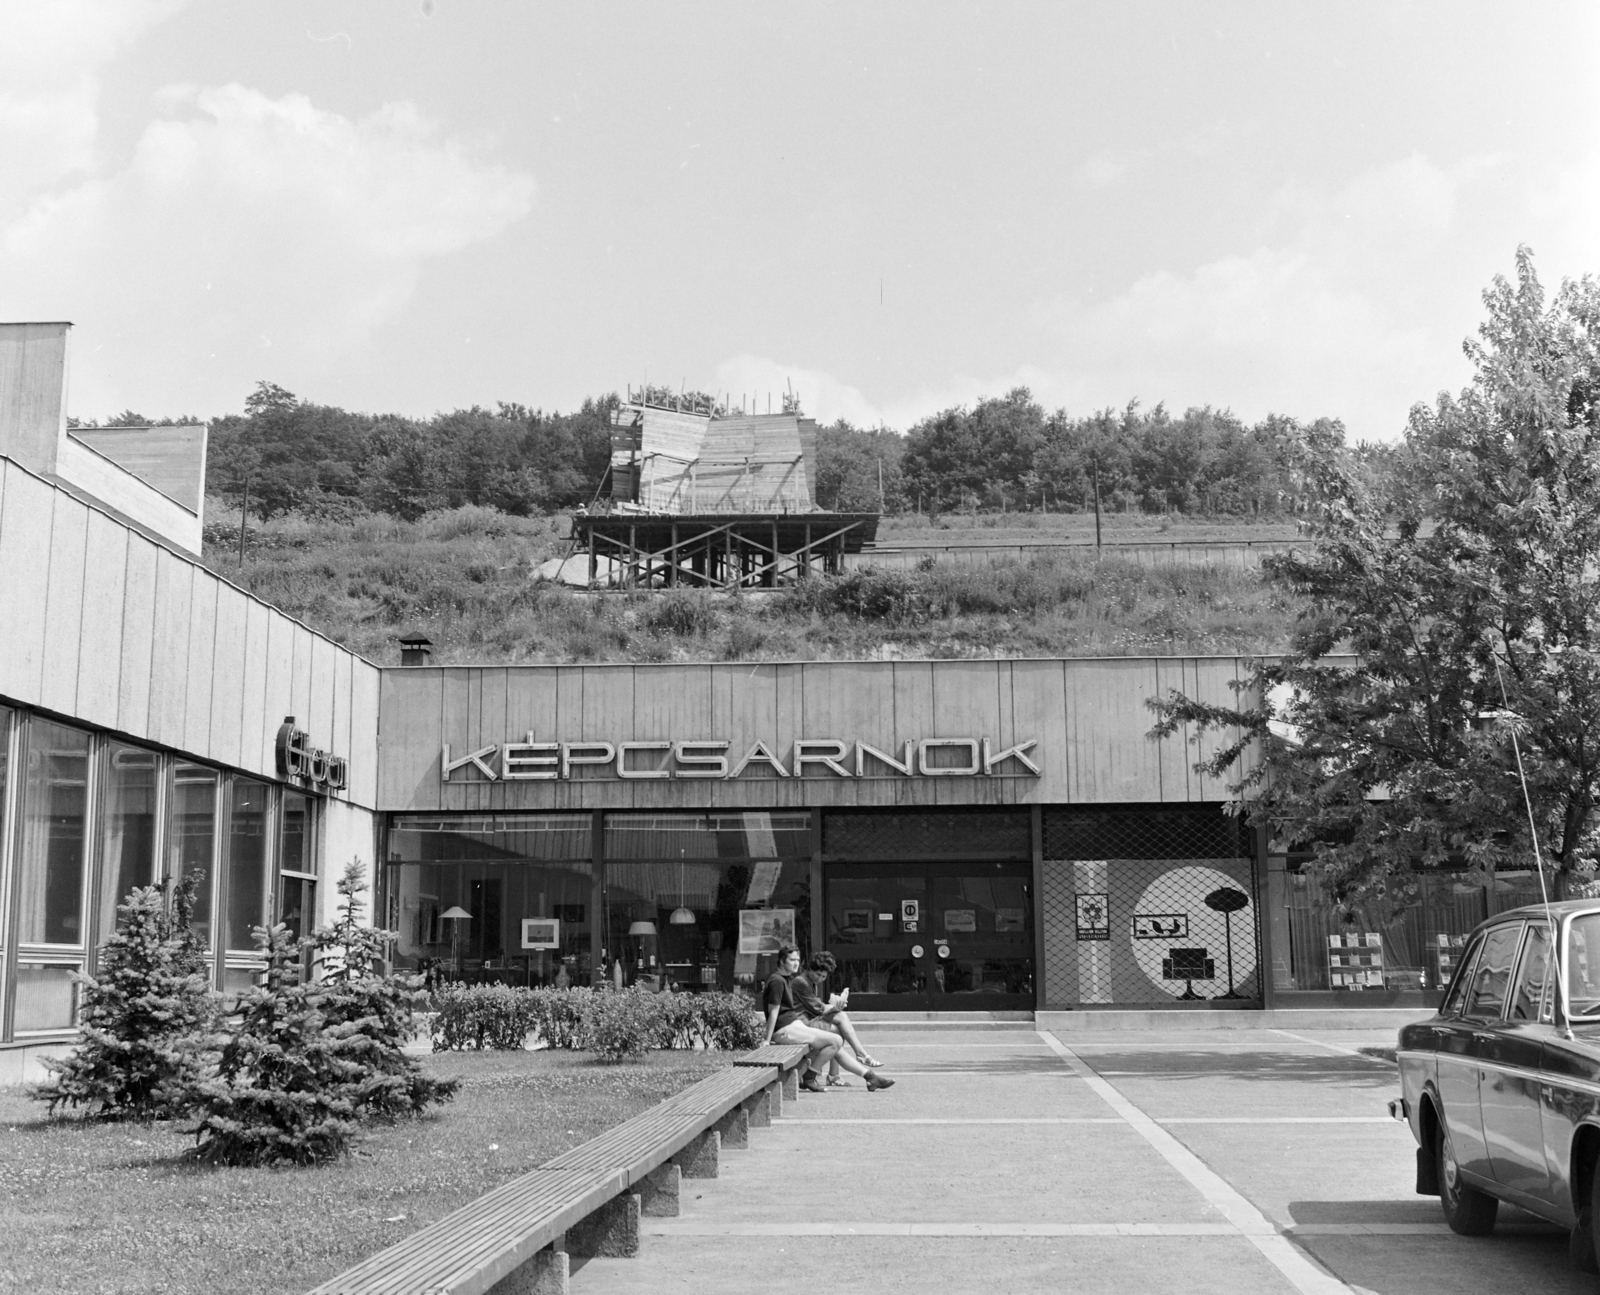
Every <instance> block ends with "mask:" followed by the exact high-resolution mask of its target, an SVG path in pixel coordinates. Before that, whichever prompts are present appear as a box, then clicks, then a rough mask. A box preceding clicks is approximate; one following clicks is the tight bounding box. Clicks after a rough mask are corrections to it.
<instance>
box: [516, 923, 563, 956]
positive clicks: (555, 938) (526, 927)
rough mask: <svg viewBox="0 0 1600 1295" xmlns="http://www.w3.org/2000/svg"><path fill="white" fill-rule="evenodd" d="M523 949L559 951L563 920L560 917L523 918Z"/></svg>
mask: <svg viewBox="0 0 1600 1295" xmlns="http://www.w3.org/2000/svg"><path fill="white" fill-rule="evenodd" d="M522 947H523V948H524V949H559V948H560V947H561V919H560V918H558V917H525V918H523V919H522Z"/></svg>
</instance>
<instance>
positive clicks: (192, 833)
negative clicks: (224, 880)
mask: <svg viewBox="0 0 1600 1295" xmlns="http://www.w3.org/2000/svg"><path fill="white" fill-rule="evenodd" d="M217 782H218V777H217V771H216V770H215V769H207V768H206V767H205V766H204V765H199V764H189V763H187V762H185V761H179V762H178V763H177V764H176V765H175V766H174V767H173V771H172V827H171V831H170V832H169V833H168V834H167V842H168V844H167V874H168V876H169V877H170V878H171V879H172V880H173V881H175V882H176V881H177V880H179V879H180V878H183V877H188V876H194V877H196V878H197V879H198V881H199V886H198V889H197V890H196V892H195V901H194V912H193V914H192V921H193V925H194V930H195V933H196V934H197V935H198V936H199V937H200V942H201V943H202V944H203V945H205V946H206V947H208V948H209V947H210V945H211V895H212V891H213V889H214V888H215V882H216V878H215V875H214V874H215V870H216V857H217Z"/></svg>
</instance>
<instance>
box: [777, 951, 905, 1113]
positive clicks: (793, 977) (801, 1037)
mask: <svg viewBox="0 0 1600 1295" xmlns="http://www.w3.org/2000/svg"><path fill="white" fill-rule="evenodd" d="M808 999H809V1000H812V1001H815V1000H816V994H815V993H814V992H813V990H812V986H811V982H810V981H809V980H808V979H806V977H805V976H803V975H801V974H800V951H799V950H798V949H796V948H795V947H794V946H793V945H788V944H786V945H784V946H783V947H782V948H780V949H779V950H778V969H777V970H776V971H775V972H774V973H773V975H772V978H771V979H770V980H768V981H767V988H766V992H765V994H764V995H763V1001H764V1005H765V1007H766V1011H767V1033H766V1038H765V1040H764V1042H766V1043H772V1042H774V1041H776V1042H778V1043H800V1044H804V1045H805V1046H806V1047H807V1048H808V1049H810V1056H809V1058H808V1059H807V1060H808V1065H809V1073H807V1074H806V1075H805V1077H804V1078H803V1079H801V1081H800V1087H802V1088H804V1089H806V1090H807V1091H809V1092H814V1093H820V1092H826V1091H827V1089H826V1088H824V1087H823V1085H822V1081H821V1079H820V1078H819V1074H820V1072H821V1071H823V1070H824V1069H832V1066H833V1063H834V1062H835V1061H837V1063H838V1064H839V1065H840V1066H843V1067H844V1069H846V1070H848V1071H850V1072H851V1073H852V1074H856V1075H861V1076H862V1077H863V1078H865V1079H866V1081H867V1091H868V1092H869V1093H870V1092H873V1091H875V1090H877V1089H879V1088H892V1087H893V1086H894V1080H892V1079H884V1078H883V1077H882V1076H880V1075H879V1074H878V1073H877V1072H876V1071H874V1070H871V1069H869V1068H868V1067H867V1066H866V1065H864V1064H863V1063H862V1062H860V1061H857V1060H856V1058H855V1057H854V1056H847V1055H840V1049H841V1048H842V1047H843V1046H844V1038H843V1036H842V1035H840V1034H838V1033H837V1032H835V1031H833V1030H826V1029H822V1028H819V1026H818V1024H817V1021H816V1020H812V1019H808V1013H807V1011H806V1007H805V1003H806V1001H807V1000H808ZM818 1005H819V1006H821V1007H824V1008H826V1005H825V1004H820V1003H819V1004H818Z"/></svg>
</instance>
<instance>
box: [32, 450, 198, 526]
mask: <svg viewBox="0 0 1600 1295" xmlns="http://www.w3.org/2000/svg"><path fill="white" fill-rule="evenodd" d="M55 475H56V476H58V477H60V478H61V479H62V480H63V481H66V482H68V483H70V484H72V485H74V486H77V487H78V489H80V490H83V491H86V492H87V493H89V494H91V495H93V496H94V497H95V498H96V499H97V500H99V501H100V502H102V503H104V504H105V505H106V506H107V507H108V508H111V509H114V510H115V511H116V512H119V513H121V514H122V515H123V516H124V517H127V518H129V519H130V520H132V521H135V522H137V523H138V524H139V525H140V526H144V527H147V528H148V529H150V530H152V531H154V532H155V533H156V534H157V535H159V536H161V538H162V539H165V540H169V541H171V542H172V543H173V544H176V545H177V546H178V547H179V548H181V549H183V550H184V552H186V553H199V552H200V531H201V518H200V512H199V509H198V507H196V508H193V509H191V508H186V507H184V505H182V504H180V503H178V502H177V501H176V500H173V499H169V498H168V497H167V496H166V495H165V494H163V493H162V492H161V491H160V490H157V489H156V488H155V487H154V486H152V485H150V484H149V483H148V482H146V481H144V480H142V479H141V478H140V477H138V476H137V475H136V474H134V473H133V472H130V471H129V470H128V469H127V468H125V467H123V466H121V465H120V464H118V463H114V462H113V461H112V460H111V459H108V458H107V457H106V456H105V455H103V454H100V453H98V452H97V451H95V450H93V449H91V448H90V447H89V446H87V445H84V444H83V443H82V442H80V441H78V440H77V439H76V438H75V437H72V436H63V437H62V438H61V446H60V449H59V451H58V452H57V454H56V467H55Z"/></svg>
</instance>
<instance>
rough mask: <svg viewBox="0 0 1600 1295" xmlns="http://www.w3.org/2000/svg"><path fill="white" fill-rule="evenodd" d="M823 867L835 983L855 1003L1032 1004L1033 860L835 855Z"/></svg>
mask: <svg viewBox="0 0 1600 1295" xmlns="http://www.w3.org/2000/svg"><path fill="white" fill-rule="evenodd" d="M824 875H825V881H826V911H827V934H826V945H825V947H826V948H828V949H829V950H830V951H831V952H832V953H833V955H834V957H836V958H837V959H838V960H839V970H838V972H837V975H836V982H837V983H836V984H834V985H833V986H832V988H833V989H835V990H838V989H844V988H848V989H849V990H850V1004H851V1006H852V1007H856V1008H860V1009H863V1010H878V1011H882V1010H891V1011H892V1010H907V1011H910V1010H916V1011H998V1010H1015V1009H1019V1008H1021V1009H1031V1008H1032V1007H1033V1005H1034V948H1033V876H1032V869H1031V867H1030V866H1029V865H1028V864H1026V863H1021V862H1007V863H933V864H907V863H881V864H874V863H856V864H829V865H826V872H825V874H824Z"/></svg>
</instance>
